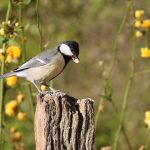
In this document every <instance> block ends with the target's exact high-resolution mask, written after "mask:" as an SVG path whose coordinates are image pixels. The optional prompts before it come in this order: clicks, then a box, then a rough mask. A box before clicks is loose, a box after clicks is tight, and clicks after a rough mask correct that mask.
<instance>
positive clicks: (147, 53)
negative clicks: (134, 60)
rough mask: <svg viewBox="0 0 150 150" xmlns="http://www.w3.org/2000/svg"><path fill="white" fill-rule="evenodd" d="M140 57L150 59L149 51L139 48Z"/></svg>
mask: <svg viewBox="0 0 150 150" xmlns="http://www.w3.org/2000/svg"><path fill="white" fill-rule="evenodd" d="M141 57H144V58H150V49H148V48H147V47H145V48H141Z"/></svg>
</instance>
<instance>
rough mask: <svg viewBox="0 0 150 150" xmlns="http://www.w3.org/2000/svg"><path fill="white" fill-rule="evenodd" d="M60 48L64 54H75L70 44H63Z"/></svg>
mask: <svg viewBox="0 0 150 150" xmlns="http://www.w3.org/2000/svg"><path fill="white" fill-rule="evenodd" d="M59 49H60V51H61V53H63V54H64V55H68V56H73V53H72V52H71V49H70V47H69V46H68V45H66V44H61V45H60V48H59Z"/></svg>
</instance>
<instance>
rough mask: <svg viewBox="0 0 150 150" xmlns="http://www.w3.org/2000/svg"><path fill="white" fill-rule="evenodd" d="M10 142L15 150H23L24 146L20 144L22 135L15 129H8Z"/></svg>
mask: <svg viewBox="0 0 150 150" xmlns="http://www.w3.org/2000/svg"><path fill="white" fill-rule="evenodd" d="M10 140H11V142H12V143H14V144H15V150H24V144H23V143H21V140H22V133H21V132H19V131H18V130H17V129H16V127H11V128H10Z"/></svg>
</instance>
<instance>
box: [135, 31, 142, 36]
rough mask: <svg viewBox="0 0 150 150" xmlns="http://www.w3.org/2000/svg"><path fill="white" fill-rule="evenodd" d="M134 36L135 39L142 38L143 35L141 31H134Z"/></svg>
mask: <svg viewBox="0 0 150 150" xmlns="http://www.w3.org/2000/svg"><path fill="white" fill-rule="evenodd" d="M135 36H136V37H137V38H140V37H142V36H143V33H142V32H141V31H136V32H135Z"/></svg>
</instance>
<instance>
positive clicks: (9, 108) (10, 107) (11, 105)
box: [5, 92, 26, 121]
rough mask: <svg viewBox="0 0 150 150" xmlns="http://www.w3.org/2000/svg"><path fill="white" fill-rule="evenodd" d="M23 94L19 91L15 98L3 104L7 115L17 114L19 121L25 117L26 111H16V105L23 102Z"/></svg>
mask: <svg viewBox="0 0 150 150" xmlns="http://www.w3.org/2000/svg"><path fill="white" fill-rule="evenodd" d="M23 99H24V95H23V94H22V93H21V92H19V93H18V94H17V96H16V100H11V101H10V102H8V103H7V104H6V105H5V113H6V115H7V116H9V117H13V116H15V115H16V116H17V119H18V120H19V121H23V120H24V119H25V118H26V113H24V112H21V111H18V106H19V104H20V103H21V102H23Z"/></svg>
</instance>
